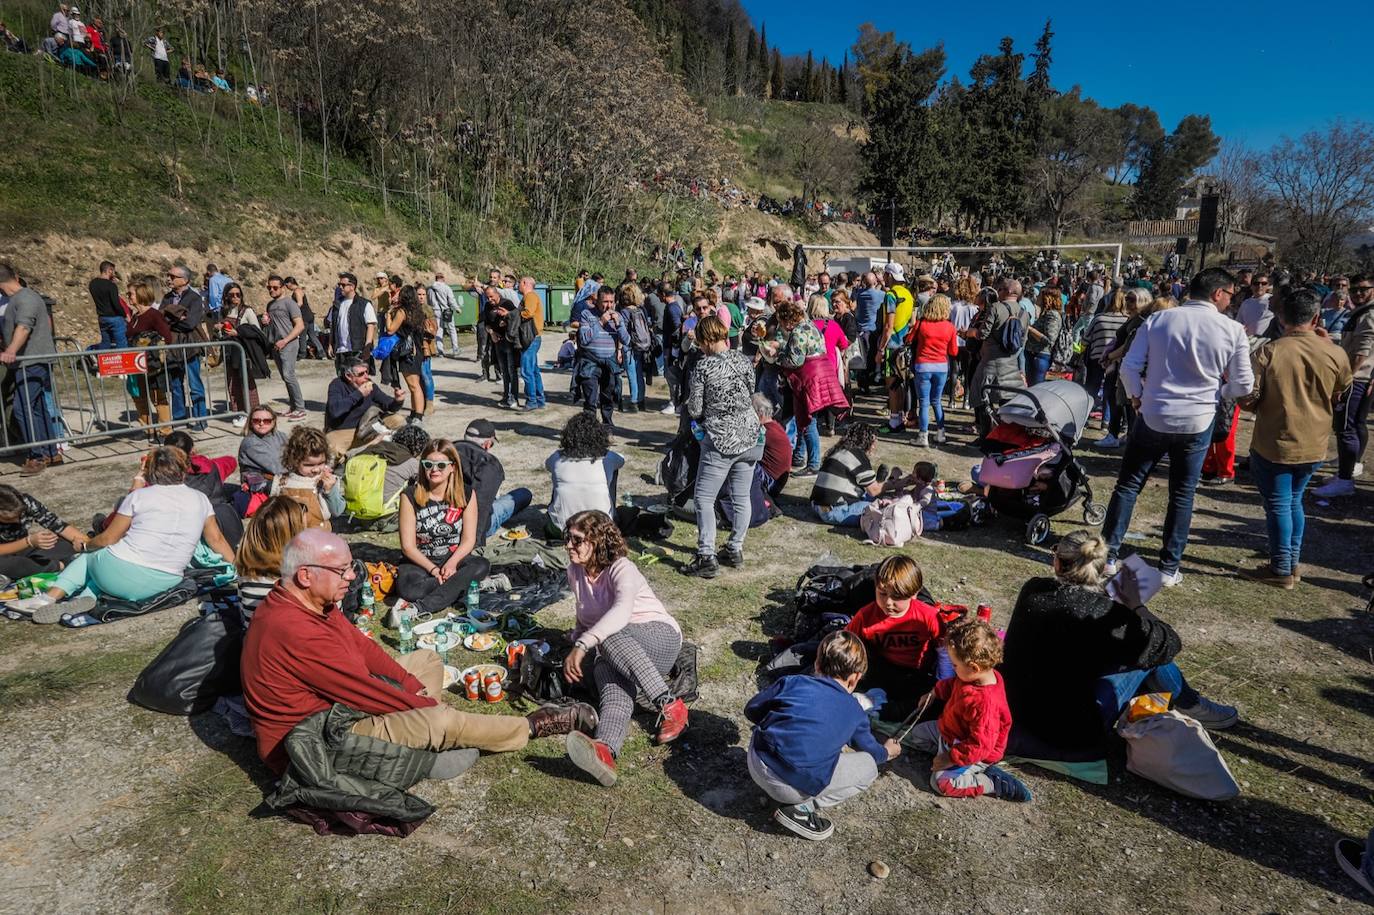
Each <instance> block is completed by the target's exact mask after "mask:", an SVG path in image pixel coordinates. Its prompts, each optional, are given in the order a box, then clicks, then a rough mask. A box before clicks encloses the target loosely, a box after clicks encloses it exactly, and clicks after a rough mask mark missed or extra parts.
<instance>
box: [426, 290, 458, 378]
mask: <svg viewBox="0 0 1374 915" xmlns="http://www.w3.org/2000/svg"><path fill="white" fill-rule="evenodd" d="M429 304H430V307H431V308H433V309H434V320H435V322H436V323H437V324H438V325H439V334H438V336H437V337H435V338H434V346H435V348H436V349H437V350H438V351H439V355H440V356H443V355H445V353H444V329H445V328H447V329H448V334H449V337H450V339H451V340H452V343H453V358H454V359H457V358H458V326H457V325H456V324H454V323H453V319H454V317H455V316H457V315H460V314H462V313H463V306H462V303H460V302H459V301H458V299H457V297H455V296H454V294H453V287H452V286H450V285H449V284H448V283H446V282H445V281H444V275H443V274H442V273H436V274H434V282H433V283H432V284H430V287H429Z"/></svg>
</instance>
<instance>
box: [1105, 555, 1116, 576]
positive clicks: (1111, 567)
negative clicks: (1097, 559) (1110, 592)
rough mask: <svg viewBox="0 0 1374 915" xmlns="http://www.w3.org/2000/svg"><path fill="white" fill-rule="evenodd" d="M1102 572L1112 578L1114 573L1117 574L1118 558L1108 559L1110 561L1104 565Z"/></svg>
mask: <svg viewBox="0 0 1374 915" xmlns="http://www.w3.org/2000/svg"><path fill="white" fill-rule="evenodd" d="M1102 574H1103V575H1105V576H1107V577H1108V578H1111V577H1112V576H1113V575H1115V574H1116V560H1115V559H1112V560H1110V561H1108V563H1107V564H1106V565H1105V566H1103V567H1102Z"/></svg>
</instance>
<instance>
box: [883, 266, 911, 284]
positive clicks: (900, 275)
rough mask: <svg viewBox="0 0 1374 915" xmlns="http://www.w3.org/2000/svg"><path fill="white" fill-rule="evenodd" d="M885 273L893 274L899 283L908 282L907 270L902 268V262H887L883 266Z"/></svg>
mask: <svg viewBox="0 0 1374 915" xmlns="http://www.w3.org/2000/svg"><path fill="white" fill-rule="evenodd" d="M883 273H887V274H891V276H892V278H893V279H894V280H896V281H897V282H899V283H904V282H906V271H905V270H903V269H902V265H901V264H887V265H885V266H884V267H883Z"/></svg>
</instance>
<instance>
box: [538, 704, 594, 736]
mask: <svg viewBox="0 0 1374 915" xmlns="http://www.w3.org/2000/svg"><path fill="white" fill-rule="evenodd" d="M525 720H527V721H528V722H529V723H530V736H531V737H558V736H561V735H563V734H572V733H574V732H575V731H582V732H583V733H586V734H590V733H592V732H593V731H595V730H596V724H597V714H596V709H595V708H593V707H592V706H590V705H588V704H587V703H585V702H578V703H576V704H574V705H544V706H540V707H539V708H537V709H535V710H534V711H532V712H530V713H529V715H527V716H525Z"/></svg>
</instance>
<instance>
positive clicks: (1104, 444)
mask: <svg viewBox="0 0 1374 915" xmlns="http://www.w3.org/2000/svg"><path fill="white" fill-rule="evenodd" d="M1097 447H1099V448H1120V447H1121V439H1119V438H1117V437H1116V436H1115V435H1104V436H1102V438H1101V440H1100V441H1098V443H1097Z"/></svg>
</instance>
